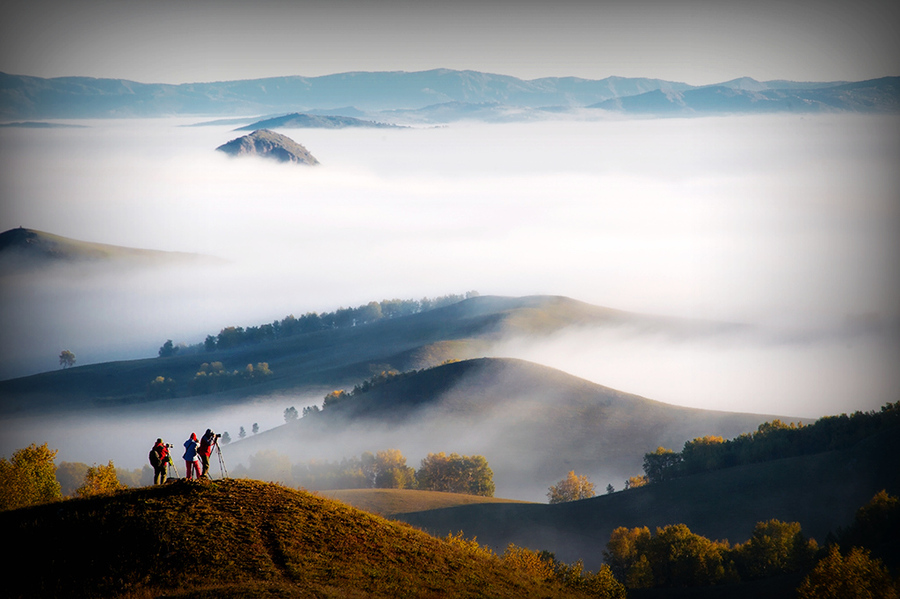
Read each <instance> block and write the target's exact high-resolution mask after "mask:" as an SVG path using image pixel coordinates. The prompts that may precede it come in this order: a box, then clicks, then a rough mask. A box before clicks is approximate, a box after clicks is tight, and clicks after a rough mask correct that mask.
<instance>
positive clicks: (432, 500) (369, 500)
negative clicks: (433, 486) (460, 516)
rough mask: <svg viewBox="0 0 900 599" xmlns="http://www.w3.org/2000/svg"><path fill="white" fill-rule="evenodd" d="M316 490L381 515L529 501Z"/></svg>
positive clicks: (415, 492) (406, 492)
mask: <svg viewBox="0 0 900 599" xmlns="http://www.w3.org/2000/svg"><path fill="white" fill-rule="evenodd" d="M316 494H317V495H319V496H321V497H327V498H330V499H337V500H338V501H342V502H344V503H346V504H349V505H352V506H353V507H355V508H359V509H361V510H365V511H367V512H372V513H373V514H378V515H379V516H385V517H393V516H396V515H398V514H407V513H412V512H422V511H428V510H438V509H443V508H448V507H457V506H460V505H472V504H475V503H479V504H480V503H518V504H526V503H529V502H527V501H518V500H515V499H502V498H499V497H482V496H480V495H464V494H462V493H441V492H438V491H418V490H415V489H337V490H332V491H317V492H316Z"/></svg>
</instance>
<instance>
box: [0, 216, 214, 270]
mask: <svg viewBox="0 0 900 599" xmlns="http://www.w3.org/2000/svg"><path fill="white" fill-rule="evenodd" d="M185 261H195V262H196V261H203V262H216V259H215V258H212V257H209V256H201V255H199V254H188V253H183V252H162V251H159V250H145V249H136V248H130V247H123V246H117V245H108V244H103V243H94V242H89V241H79V240H76V239H70V238H68V237H63V236H61V235H54V234H52V233H45V232H43V231H36V230H34V229H26V228H24V227H18V228H16V229H10V230H8V231H5V232H3V233H0V269H2V272H9V271H22V270H27V269H29V268H34V267H37V266H46V265H49V264H54V263H70V264H71V263H78V262H120V263H128V264H132V265H136V264H144V265H150V264H159V263H172V262H185Z"/></svg>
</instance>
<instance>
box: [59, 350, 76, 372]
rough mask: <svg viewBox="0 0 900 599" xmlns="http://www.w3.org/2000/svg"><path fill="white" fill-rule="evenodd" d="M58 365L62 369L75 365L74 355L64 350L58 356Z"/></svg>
mask: <svg viewBox="0 0 900 599" xmlns="http://www.w3.org/2000/svg"><path fill="white" fill-rule="evenodd" d="M59 365H60V366H62V367H63V368H68V367H69V366H74V365H75V354H74V353H72V352H70V351H69V350H67V349H64V350H63V351H62V353H60V354H59Z"/></svg>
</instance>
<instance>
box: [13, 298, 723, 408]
mask: <svg viewBox="0 0 900 599" xmlns="http://www.w3.org/2000/svg"><path fill="white" fill-rule="evenodd" d="M570 326H598V327H619V326H632V327H639V328H644V329H648V330H654V331H660V332H670V333H671V334H675V335H680V334H713V333H715V331H717V330H720V329H721V328H722V327H723V326H727V325H720V324H717V323H704V322H691V321H685V320H679V319H668V318H661V317H654V316H646V315H641V314H636V313H628V312H623V311H618V310H612V309H609V308H601V307H597V306H592V305H589V304H585V303H583V302H578V301H575V300H572V299H568V298H564V297H554V296H531V297H522V298H508V297H495V296H481V297H473V298H470V299H468V300H465V301H463V302H460V303H458V304H454V305H450V306H446V307H443V308H438V309H435V310H429V311H425V312H420V313H418V314H413V315H410V316H403V317H397V318H384V319H381V320H378V321H375V322H372V323H368V324H365V325H360V326H354V327H346V328H333V329H325V330H320V331H315V332H312V333H304V334H300V335H295V336H291V337H285V338H280V339H275V340H272V341H265V342H262V343H258V344H251V345H243V346H240V347H236V348H233V349H228V350H216V351H215V352H211V353H204V354H201V355H175V356H172V357H168V358H163V359H160V358H148V359H143V360H131V361H123V362H109V363H104V364H89V365H84V366H76V367H75V368H69V369H66V370H65V371H53V372H45V373H41V374H37V375H32V376H28V377H21V378H17V379H9V380H5V381H0V414H2V413H11V412H17V413H26V412H27V413H41V412H47V411H67V410H75V411H83V410H88V409H94V408H100V409H103V408H106V407H110V406H118V407H122V406H138V405H140V404H148V405H152V406H153V407H154V409H160V408H162V409H165V408H166V407H174V406H178V405H181V404H184V405H187V404H189V403H190V401H191V400H190V397H189V396H190V390H189V385H188V384H189V382H190V381H191V379H192V378H193V377H194V375H195V374H196V372H197V371H198V369H199V367H200V365H201V364H202V363H203V362H211V361H221V362H222V363H223V364H224V366H225V368H226V369H232V368H243V367H244V366H246V365H247V364H256V363H259V362H267V363H268V364H269V365H270V367H271V370H272V373H273V374H272V375H271V376H270V377H267V378H266V379H265V380H264V381H263V382H261V383H259V384H256V385H253V386H247V387H242V388H239V389H235V390H232V391H229V392H221V393H217V394H213V395H209V396H206V397H207V399H208V400H209V401H210V402H212V403H214V404H223V403H231V402H238V401H244V400H246V399H247V398H250V397H263V396H267V395H271V394H273V393H280V394H295V395H300V394H303V393H313V394H316V395H319V396H320V397H321V395H324V393H327V392H328V391H331V390H332V389H337V388H342V387H346V388H348V389H349V388H352V387H353V385H355V384H357V383H359V382H361V381H363V380H365V379H367V378H369V377H370V376H371V375H372V374H373V372H380V371H381V370H389V369H394V370H398V371H406V370H411V369H420V368H423V367H427V366H435V365H438V364H440V363H442V362H444V361H445V360H448V359H467V358H473V357H479V356H482V355H484V353H485V351H486V350H487V348H488V346H489V344H490V343H491V342H492V341H493V340H496V339H499V338H502V337H506V336H509V335H519V336H525V337H528V336H531V337H540V336H541V335H546V334H550V333H553V332H554V331H559V330H561V329H564V328H566V327H570ZM162 335H164V332H161V336H162ZM164 340H165V339H160V343H162V342H163V341H164ZM157 376H163V377H167V378H171V379H173V381H175V384H176V390H175V393H174V395H175V397H174V398H173V399H171V400H169V402H170V405H169V406H166V404H165V402H161V401H160V400H159V398H154V397H151V396H149V395H148V384H149V382H150V381H152V380H153V379H155V378H156V377H157Z"/></svg>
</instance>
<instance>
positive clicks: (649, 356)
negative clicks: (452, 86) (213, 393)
mask: <svg viewBox="0 0 900 599" xmlns="http://www.w3.org/2000/svg"><path fill="white" fill-rule="evenodd" d="M199 120H201V119H191V120H186V119H148V120H97V121H88V122H84V121H79V122H77V124H80V125H88V126H87V127H84V128H65V129H16V128H4V129H0V197H2V200H3V203H2V207H0V230H7V229H11V228H14V227H18V226H23V227H27V228H32V229H38V230H41V231H46V232H50V233H55V234H58V235H63V236H66V237H71V238H75V239H79V240H86V241H94V242H101V243H107V244H116V245H123V246H130V247H138V248H148V249H157V250H171V251H178V252H192V253H200V254H204V255H209V256H214V257H217V258H220V259H222V263H221V264H218V265H210V264H204V265H198V264H191V265H186V266H184V267H178V268H172V267H167V268H153V269H150V268H140V269H138V268H129V269H118V268H117V269H108V268H100V267H96V266H77V267H72V266H69V267H66V268H60V269H54V270H50V271H44V272H42V273H39V274H36V275H27V276H26V275H17V276H6V277H3V280H2V287H0V335H2V337H0V344H2V345H0V350H2V360H0V377H2V378H10V377H14V376H21V375H25V374H30V373H34V372H40V371H44V370H51V369H55V368H58V367H59V365H58V356H59V353H60V351H61V350H63V349H69V350H71V351H73V352H75V354H76V356H77V359H78V364H87V363H91V362H98V361H107V360H116V359H124V358H137V357H152V356H155V355H156V353H157V350H158V349H159V347H160V346H161V345H162V343H163V342H164V341H165V340H166V339H172V340H173V341H175V342H176V343H179V342H185V343H189V344H192V343H197V342H200V341H202V340H203V338H204V337H205V336H206V335H207V334H216V333H218V331H219V330H220V329H221V328H223V327H225V326H228V325H236V326H248V325H255V324H260V323H264V322H271V321H273V320H275V319H281V318H283V317H284V316H286V315H288V314H295V315H300V314H302V313H305V312H308V311H320V312H321V311H331V310H334V309H336V308H338V307H341V306H356V305H360V304H364V303H367V302H369V301H370V300H380V299H384V298H394V297H398V298H420V297H423V296H439V295H445V294H448V293H463V292H466V291H468V290H477V291H478V292H480V293H481V294H483V295H484V294H494V295H511V296H519V295H529V294H552V295H565V296H569V297H572V298H575V299H578V300H582V301H585V302H588V303H592V304H596V305H602V306H609V307H613V308H618V309H623V310H631V311H635V312H646V313H652V314H659V315H672V316H681V317H690V318H701V319H712V320H716V321H724V322H736V323H741V324H745V325H749V326H748V327H746V328H743V329H741V331H742V332H741V334H736V333H735V334H727V335H718V336H712V337H709V336H701V337H691V336H688V337H671V336H666V335H663V334H659V333H647V332H641V331H629V330H616V331H609V330H577V331H566V332H563V333H561V334H558V335H555V336H553V337H552V338H550V339H548V340H546V341H544V342H540V343H535V342H533V341H527V342H526V341H523V340H521V339H509V340H506V341H505V342H503V343H501V344H498V345H497V347H495V348H493V350H492V352H491V355H496V356H509V357H520V358H524V359H528V360H533V361H536V362H541V363H544V364H547V365H550V366H553V367H556V368H559V369H561V370H564V371H567V372H570V373H572V374H575V375H577V376H581V377H584V378H587V379H590V380H592V381H595V382H597V383H600V384H603V385H607V386H610V387H615V388H618V389H621V390H623V391H627V392H632V393H637V394H640V395H644V396H646V397H650V398H652V399H657V400H660V401H665V402H668V403H673V404H679V405H688V406H695V407H702V408H714V409H722V410H732V411H744V412H755V413H769V414H771V413H775V414H785V415H792V416H793V415H796V416H804V417H816V416H820V415H824V414H831V413H840V412H849V411H853V410H857V409H862V410H869V409H876V408H877V407H878V406H880V405H882V404H883V403H884V402H886V401H896V400H897V392H896V389H897V388H898V382H900V380H898V378H900V376H898V374H897V372H896V370H897V369H896V365H897V364H898V363H900V360H898V358H900V350H898V330H900V284H898V283H900V280H898V279H900V269H898V268H897V258H898V256H900V251H898V250H900V239H898V232H900V192H898V190H900V186H898V182H900V181H898V178H900V171H898V169H897V165H898V164H900V118H898V117H896V116H860V115H850V116H848V115H822V116H797V115H778V116H746V117H707V118H671V119H635V120H627V119H626V120H623V119H600V120H576V119H571V120H554V121H543V122H532V123H517V124H477V123H460V124H453V125H450V126H446V127H435V128H411V129H397V130H384V129H373V130H365V129H348V130H303V129H296V130H282V131H280V132H282V133H285V134H286V135H288V136H290V137H292V138H293V139H294V140H296V141H297V142H299V143H302V144H303V145H305V146H306V147H307V148H308V149H309V150H310V152H312V154H313V155H314V156H316V157H317V158H318V159H319V161H320V162H321V166H318V167H315V168H309V167H302V166H296V165H290V164H279V163H275V162H268V161H265V160H261V159H231V158H228V157H227V156H225V155H222V154H220V153H217V152H215V151H214V149H215V148H216V147H217V146H219V145H221V144H222V143H224V142H226V141H228V140H230V139H233V138H235V137H238V136H240V135H241V134H240V133H238V132H234V131H232V130H231V127H228V126H219V125H217V126H206V127H187V126H184V125H189V124H192V123H196V122H198V121H199ZM317 399H319V398H302V399H301V398H278V399H276V400H273V401H270V402H266V401H262V402H261V403H259V404H256V405H254V406H252V407H247V408H246V409H237V410H232V411H231V412H228V413H225V412H223V413H215V414H211V413H208V412H204V411H203V408H202V407H198V409H197V411H196V412H195V413H181V414H166V415H165V425H164V426H163V425H160V423H159V422H155V423H152V424H150V423H148V424H146V425H145V424H144V423H143V422H141V423H140V424H139V423H137V422H132V421H129V420H128V419H127V418H126V419H124V420H117V421H111V422H110V423H104V424H102V425H100V424H98V423H96V422H95V421H89V422H86V423H84V424H83V425H82V424H80V423H76V422H71V421H70V422H66V423H52V422H49V423H48V422H47V421H46V420H44V421H43V422H42V423H40V425H39V424H38V423H34V426H33V427H30V426H25V425H24V424H22V425H21V426H19V425H18V424H17V425H16V431H12V430H11V427H10V426H9V423H7V424H6V425H4V426H5V428H7V429H8V430H6V431H4V434H3V435H2V436H3V437H4V442H3V446H2V447H0V450H2V452H3V455H7V456H8V455H9V454H10V453H11V451H12V449H15V448H16V447H21V446H22V445H23V444H27V439H28V438H33V437H34V436H35V435H37V433H36V432H34V431H39V430H40V431H42V432H41V433H40V434H41V435H46V436H50V435H54V434H57V433H58V436H57V437H56V439H57V440H58V442H57V443H56V446H57V447H60V446H64V447H65V451H62V450H61V456H60V457H61V458H62V459H69V460H75V459H77V460H80V461H86V462H91V461H96V462H103V463H105V462H106V461H107V460H108V459H114V458H115V457H116V456H118V455H123V453H124V454H127V457H124V455H123V458H121V459H122V460H123V461H124V462H126V464H123V465H127V463H134V466H135V467H136V466H139V465H141V464H142V463H143V460H144V459H145V458H144V456H145V454H146V451H145V449H144V447H143V445H146V443H143V444H137V446H138V449H139V451H135V450H133V449H129V450H124V449H119V450H117V453H116V456H114V455H107V453H109V452H108V451H107V452H106V453H104V451H103V447H104V445H106V443H105V439H104V438H103V437H99V438H98V437H97V436H96V431H97V429H98V426H102V427H103V430H104V431H122V430H123V429H124V430H127V431H128V436H129V437H131V438H139V439H141V440H142V441H143V440H145V438H147V439H150V441H151V442H152V440H153V439H155V437H157V436H158V435H159V434H161V433H159V432H154V431H160V429H161V428H163V429H164V430H165V434H167V435H170V436H172V437H173V438H175V437H186V436H187V434H188V433H189V432H190V430H189V429H197V432H198V433H200V432H202V429H205V427H206V426H207V425H208V424H207V423H209V424H212V425H214V426H215V427H216V428H217V429H218V430H229V431H230V433H231V435H232V436H233V437H236V433H237V429H238V427H239V426H244V427H245V429H246V430H247V431H248V434H251V433H250V432H249V431H250V427H251V426H252V424H253V423H254V422H258V423H259V424H260V426H261V427H262V428H264V429H265V428H271V427H273V426H276V425H277V424H279V423H280V422H282V415H283V410H284V408H285V407H288V406H290V405H294V404H296V405H297V407H298V409H299V407H300V406H301V405H308V404H309V403H312V402H313V401H316V400H317ZM20 424H21V423H20ZM76 430H79V431H83V433H84V434H83V435H73V436H72V437H71V439H69V438H68V437H66V438H63V435H62V433H63V431H76ZM13 432H15V434H12V433H13ZM116 434H119V435H122V434H123V433H121V432H117V433H116ZM29 435H31V437H29ZM88 436H90V437H92V440H91V441H90V442H88V441H86V440H85V437H88ZM33 440H35V441H38V442H42V440H41V439H37V438H34V439H33ZM43 440H48V441H49V440H50V439H43ZM87 446H90V447H92V448H93V449H91V450H90V451H88V450H86V449H84V448H85V447H87ZM118 446H119V447H122V446H121V444H119V445H118ZM383 448H384V447H372V448H371V450H372V451H376V450H378V449H383ZM339 449H340V448H337V449H336V452H339ZM434 450H435V451H441V450H445V451H448V452H449V451H454V448H452V447H447V448H434ZM337 457H341V456H340V455H338V456H337ZM408 457H410V458H412V460H411V461H414V462H416V463H417V461H418V459H420V458H421V457H424V456H408ZM117 463H119V460H117ZM563 474H564V473H563Z"/></svg>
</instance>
